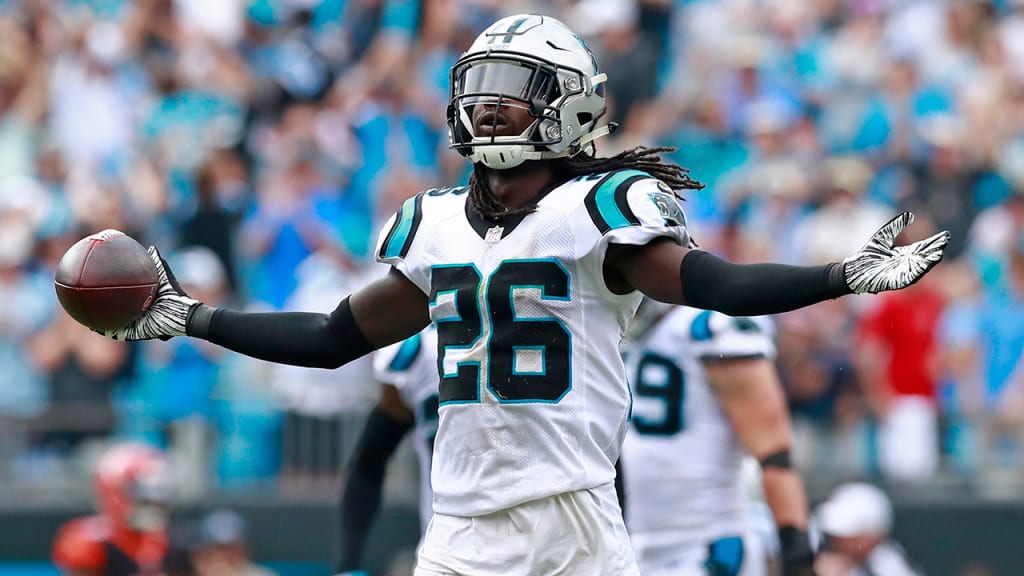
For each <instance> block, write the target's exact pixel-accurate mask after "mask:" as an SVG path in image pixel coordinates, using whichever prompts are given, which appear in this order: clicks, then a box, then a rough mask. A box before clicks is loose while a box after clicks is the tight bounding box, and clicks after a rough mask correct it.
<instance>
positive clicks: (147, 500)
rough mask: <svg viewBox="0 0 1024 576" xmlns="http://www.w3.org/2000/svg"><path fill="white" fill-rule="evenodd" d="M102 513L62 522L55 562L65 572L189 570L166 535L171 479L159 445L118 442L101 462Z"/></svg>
mask: <svg viewBox="0 0 1024 576" xmlns="http://www.w3.org/2000/svg"><path fill="white" fill-rule="evenodd" d="M94 482H95V491H96V503H97V508H98V509H99V514H98V515H96V516H88V517H86V518H76V519H74V520H71V521H70V522H68V523H67V524H64V525H63V526H62V527H61V528H60V530H59V531H58V532H57V537H56V539H55V540H54V542H53V549H52V556H53V563H54V564H56V565H57V567H58V568H60V570H61V572H62V573H63V574H65V576H147V575H151V576H156V575H161V576H162V575H164V574H171V573H181V572H189V570H188V569H187V568H186V569H183V568H182V567H181V566H179V565H177V563H180V562H183V558H185V556H186V554H185V552H183V551H175V550H172V549H171V546H170V544H169V539H168V535H167V520H168V504H169V496H170V482H169V478H168V471H167V461H166V460H165V458H164V456H163V454H162V453H161V452H160V451H158V450H157V449H155V448H152V447H150V446H146V445H143V444H120V445H117V446H115V447H113V448H111V449H110V450H109V451H107V452H106V453H105V454H104V455H103V456H102V457H101V458H100V460H99V464H98V465H97V468H96V472H95V475H94Z"/></svg>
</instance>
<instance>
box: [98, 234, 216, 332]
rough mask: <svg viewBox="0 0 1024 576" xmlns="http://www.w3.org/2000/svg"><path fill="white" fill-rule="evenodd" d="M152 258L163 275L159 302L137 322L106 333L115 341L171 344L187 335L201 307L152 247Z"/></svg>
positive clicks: (158, 271) (158, 297) (156, 300)
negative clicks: (192, 317) (193, 314)
mask: <svg viewBox="0 0 1024 576" xmlns="http://www.w3.org/2000/svg"><path fill="white" fill-rule="evenodd" d="M149 257H150V258H152V259H153V262H154V263H155V264H156V270H157V273H158V274H159V275H160V288H159V289H158V290H157V293H156V299H155V300H153V303H152V304H150V305H149V308H147V309H146V311H145V312H143V314H142V316H139V317H138V318H137V319H136V320H135V321H134V322H132V323H131V324H129V325H127V326H125V327H123V328H118V329H117V330H107V331H106V332H104V333H103V334H104V335H105V336H108V337H110V338H113V339H114V340H151V339H153V338H159V339H161V340H169V339H171V337H173V336H184V335H185V328H186V326H188V317H189V314H190V313H191V312H192V310H193V309H194V308H195V307H196V306H199V301H198V300H196V299H194V298H189V297H188V295H187V294H185V291H184V290H182V289H181V286H179V285H178V281H177V280H176V279H175V278H174V273H172V272H171V269H170V267H168V266H167V263H166V262H164V259H163V258H161V257H160V252H158V251H157V249H156V247H155V246H150V247H149Z"/></svg>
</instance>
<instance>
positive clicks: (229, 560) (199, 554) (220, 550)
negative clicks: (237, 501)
mask: <svg viewBox="0 0 1024 576" xmlns="http://www.w3.org/2000/svg"><path fill="white" fill-rule="evenodd" d="M247 531H248V528H247V526H246V524H245V520H243V519H242V517H241V516H239V515H238V514H237V513H236V512H234V511H231V510H215V511H214V512H211V513H210V514H208V515H206V517H204V518H203V519H202V521H201V522H200V524H199V541H198V542H197V544H196V549H195V551H194V552H193V553H192V563H193V565H194V566H195V571H196V576H273V575H274V574H275V573H274V572H273V571H271V570H268V569H267V568H264V567H262V566H259V565H257V564H255V563H253V561H252V560H251V559H250V556H249V543H248V534H247Z"/></svg>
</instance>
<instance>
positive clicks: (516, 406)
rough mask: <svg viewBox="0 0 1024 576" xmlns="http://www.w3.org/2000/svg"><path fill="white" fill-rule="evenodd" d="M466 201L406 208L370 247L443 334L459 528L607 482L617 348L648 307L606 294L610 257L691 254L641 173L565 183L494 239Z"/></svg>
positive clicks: (453, 504)
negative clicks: (614, 248)
mask: <svg viewBox="0 0 1024 576" xmlns="http://www.w3.org/2000/svg"><path fill="white" fill-rule="evenodd" d="M467 192H468V190H467V188H455V189H443V190H437V191H430V192H425V193H422V194H419V195H417V196H415V197H414V198H410V199H409V200H407V201H406V202H405V203H404V204H403V205H402V208H401V210H400V211H399V212H398V214H396V215H395V216H393V217H392V218H391V220H390V221H389V222H388V224H387V226H386V227H385V229H384V231H383V232H382V233H381V237H380V240H379V242H378V245H377V256H378V259H379V260H381V261H383V262H387V263H389V264H391V265H392V266H393V267H394V268H396V269H397V270H398V271H399V272H401V273H402V274H404V275H405V276H406V277H407V278H409V280H411V281H412V282H413V283H414V284H415V285H416V286H418V287H419V288H420V290H422V291H423V292H424V293H425V294H427V295H428V297H429V301H430V316H431V319H432V320H433V322H434V323H435V324H436V325H437V330H438V355H439V357H440V362H439V366H440V368H441V372H442V377H441V381H440V387H439V388H440V409H439V417H440V421H439V427H438V434H437V440H436V442H435V444H434V450H435V455H436V459H435V461H434V466H433V474H432V483H433V486H434V512H435V513H441V514H447V515H452V516H479V515H483V514H489V513H492V512H496V511H499V510H504V509H507V508H510V507H512V506H516V505H518V504H521V503H524V502H528V501H532V500H536V499H539V498H544V497H547V496H552V495H555V494H561V493H565V492H572V491H576V490H585V489H590V488H594V487H597V486H601V485H604V484H607V483H610V482H612V481H613V479H614V477H615V468H614V463H615V462H616V460H617V459H618V457H619V452H620V449H621V446H622V438H623V436H624V435H625V431H626V426H627V423H626V419H627V416H628V413H629V405H630V397H629V390H628V386H627V384H626V377H625V369H624V367H623V364H622V360H621V357H620V356H619V351H618V347H619V343H620V341H621V339H622V335H623V333H624V331H625V328H626V325H627V323H628V322H629V320H630V318H632V316H633V313H634V312H635V310H636V307H637V305H638V304H639V300H640V294H639V293H636V292H633V293H630V294H625V295H616V294H613V293H612V292H611V291H610V290H609V289H608V288H607V287H606V286H605V283H604V278H603V275H602V266H603V264H604V255H605V252H606V250H607V248H608V245H609V244H611V243H618V244H633V245H642V244H646V243H648V242H650V241H651V240H652V239H654V238H657V237H670V238H673V239H674V240H676V241H677V242H680V243H683V244H684V245H685V244H688V242H689V238H688V236H687V233H686V225H685V218H684V217H683V213H682V210H681V209H680V208H679V204H678V202H677V201H676V198H675V196H674V195H673V194H672V193H671V191H670V190H668V188H667V187H666V186H665V185H664V184H663V183H660V182H659V181H657V180H654V179H653V178H651V177H650V176H648V175H647V174H645V173H642V172H638V171H635V170H624V171H618V172H613V173H608V174H597V175H593V176H586V177H580V178H575V179H572V180H570V181H568V182H566V183H564V184H562V185H560V186H558V187H556V188H554V189H553V190H551V191H550V192H549V193H548V194H546V195H544V196H543V198H541V199H540V201H539V202H538V203H537V207H536V210H535V211H534V212H533V213H530V214H528V215H526V216H524V217H521V218H514V219H507V220H506V221H504V222H503V223H502V224H500V225H495V224H494V223H491V222H487V221H485V220H483V219H481V218H480V217H479V216H477V215H476V214H475V213H474V212H473V211H472V210H471V209H470V208H469V202H468V194H467Z"/></svg>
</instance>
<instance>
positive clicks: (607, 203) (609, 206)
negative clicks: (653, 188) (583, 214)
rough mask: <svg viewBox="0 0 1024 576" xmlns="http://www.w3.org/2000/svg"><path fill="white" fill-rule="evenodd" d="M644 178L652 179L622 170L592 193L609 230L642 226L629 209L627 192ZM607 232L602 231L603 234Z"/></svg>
mask: <svg viewBox="0 0 1024 576" xmlns="http://www.w3.org/2000/svg"><path fill="white" fill-rule="evenodd" d="M644 178H650V176H649V175H648V174H647V173H646V172H642V171H640V170H621V171H618V172H615V173H613V174H611V175H610V176H609V177H607V178H604V179H602V180H601V182H600V183H599V184H598V185H597V187H596V188H595V190H593V191H592V192H591V194H592V195H593V203H594V205H595V206H596V208H597V212H598V213H599V214H600V216H601V220H603V221H604V224H605V225H606V226H607V228H608V230H614V229H616V228H625V227H627V226H636V225H638V224H640V221H639V220H638V219H637V218H636V216H635V215H633V211H632V210H630V208H629V202H628V201H627V198H626V191H627V190H628V188H629V186H631V185H632V184H633V183H634V182H636V181H638V180H643V179H644ZM606 231H607V230H602V232H606Z"/></svg>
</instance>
